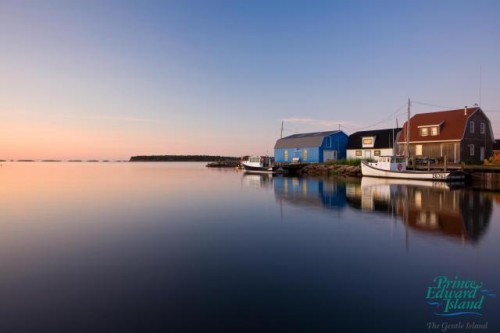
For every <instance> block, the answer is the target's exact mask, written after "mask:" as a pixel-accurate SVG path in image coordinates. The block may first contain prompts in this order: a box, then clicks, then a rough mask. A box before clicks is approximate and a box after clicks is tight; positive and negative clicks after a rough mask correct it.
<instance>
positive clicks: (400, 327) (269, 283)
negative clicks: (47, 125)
mask: <svg viewBox="0 0 500 333" xmlns="http://www.w3.org/2000/svg"><path fill="white" fill-rule="evenodd" d="M0 212H1V215H0V318H2V319H1V320H0V332H206V331H209V332H371V331H380V332H382V331H383V332H432V331H436V332H442V331H448V332H460V331H464V332H473V331H481V332H486V331H491V332H498V331H500V318H499V316H498V313H500V303H499V300H498V297H497V293H498V291H499V290H500V265H499V264H498V258H499V256H500V193H498V192H480V191H475V190H472V189H468V188H466V187H461V186H448V185H446V184H443V183H432V182H424V183H422V182H390V181H386V180H376V179H367V178H364V179H353V180H339V179H334V178H314V177H305V178H297V177H283V176H271V175H255V174H245V173H244V172H242V171H237V170H234V169H210V168H206V167H205V164H204V163H140V162H137V163H85V162H84V163H70V162H60V163H48V162H45V163H43V162H34V163H8V162H7V163H3V164H2V166H1V167H0ZM476 287H477V288H476ZM438 292H441V294H439V293H438ZM445 292H448V294H447V295H450V294H449V292H455V294H454V296H453V297H451V298H450V297H449V298H446V296H445V295H446V294H445ZM457 292H461V293H460V294H457ZM457 295H458V296H457Z"/></svg>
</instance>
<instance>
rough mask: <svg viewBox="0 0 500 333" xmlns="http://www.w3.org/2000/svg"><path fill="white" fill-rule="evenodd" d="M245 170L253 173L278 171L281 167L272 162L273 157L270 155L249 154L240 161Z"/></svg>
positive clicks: (281, 170)
mask: <svg viewBox="0 0 500 333" xmlns="http://www.w3.org/2000/svg"><path fill="white" fill-rule="evenodd" d="M241 165H242V166H243V168H244V169H245V171H246V172H253V173H280V172H283V169H281V168H278V166H276V165H275V164H274V158H273V157H270V156H249V157H248V158H247V159H245V160H243V161H241Z"/></svg>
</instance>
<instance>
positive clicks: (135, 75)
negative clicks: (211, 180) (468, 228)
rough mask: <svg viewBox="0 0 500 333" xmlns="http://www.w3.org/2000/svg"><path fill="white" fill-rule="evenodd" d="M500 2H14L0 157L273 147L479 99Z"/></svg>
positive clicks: (7, 24) (1, 3) (3, 19)
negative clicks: (297, 137)
mask: <svg viewBox="0 0 500 333" xmlns="http://www.w3.org/2000/svg"><path fill="white" fill-rule="evenodd" d="M499 14H500V1H482V0H479V1H477V0H475V1H460V0H454V1H446V0H442V1H437V0H433V1H429V0H418V1H411V0H410V1H360V0H354V1H347V0H346V1H341V0H335V1H334V0H331V1H294V0H288V1H277V0H266V1H264V0H247V1H239V0H233V1H216V0H199V1H192V0H180V1H174V0H165V1H154V0H147V1H144V0H140V1H139V0H138V1H126V0H122V1H111V0H96V1H93V0H64V1H53V0H44V1H39V0H32V1H25V0H13V1H10V0H0V159H128V158H130V156H134V155H165V154H209V155H229V156H241V155H249V154H273V146H274V144H275V142H276V140H277V139H279V137H280V135H281V126H282V122H283V129H284V130H283V135H284V136H286V135H291V134H295V133H302V132H313V131H327V130H337V129H339V128H340V129H342V130H343V131H345V132H346V133H347V134H351V133H353V132H356V131H358V130H369V129H380V128H392V127H393V126H395V124H399V126H401V125H402V124H403V122H404V121H405V120H406V113H405V112H406V103H407V99H408V98H410V100H411V101H412V106H411V112H412V114H415V113H421V112H432V111H441V110H446V109H448V108H461V107H464V106H466V105H467V106H473V105H474V104H475V103H477V104H479V105H480V106H481V108H482V109H483V110H484V111H485V112H486V114H487V116H488V117H489V118H490V120H491V122H492V127H493V129H494V132H495V135H496V137H497V138H500V94H499V93H498V92H499V91H500V20H499V19H498V16H499Z"/></svg>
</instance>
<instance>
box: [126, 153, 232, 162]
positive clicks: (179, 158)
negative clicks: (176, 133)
mask: <svg viewBox="0 0 500 333" xmlns="http://www.w3.org/2000/svg"><path fill="white" fill-rule="evenodd" d="M239 160H240V158H239V157H234V156H219V155H217V156H213V155H149V156H132V157H131V158H130V162H215V161H239Z"/></svg>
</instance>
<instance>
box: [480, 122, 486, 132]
mask: <svg viewBox="0 0 500 333" xmlns="http://www.w3.org/2000/svg"><path fill="white" fill-rule="evenodd" d="M479 133H481V134H486V124H485V123H479Z"/></svg>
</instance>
